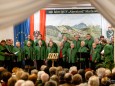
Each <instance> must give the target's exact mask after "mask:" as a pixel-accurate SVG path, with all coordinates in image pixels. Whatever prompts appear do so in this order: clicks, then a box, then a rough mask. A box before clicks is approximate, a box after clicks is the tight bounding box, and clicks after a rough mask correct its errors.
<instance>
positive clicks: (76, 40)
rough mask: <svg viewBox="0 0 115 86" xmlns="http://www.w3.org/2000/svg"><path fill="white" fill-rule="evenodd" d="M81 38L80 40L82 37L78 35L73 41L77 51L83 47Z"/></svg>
mask: <svg viewBox="0 0 115 86" xmlns="http://www.w3.org/2000/svg"><path fill="white" fill-rule="evenodd" d="M79 38H80V36H79V35H78V34H77V35H75V40H73V43H74V46H75V49H76V50H77V51H78V49H79V48H80V45H81V40H80V39H79Z"/></svg>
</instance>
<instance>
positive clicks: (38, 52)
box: [35, 40, 46, 70]
mask: <svg viewBox="0 0 115 86" xmlns="http://www.w3.org/2000/svg"><path fill="white" fill-rule="evenodd" d="M45 49H46V48H45V47H44V46H42V41H41V40H39V41H38V45H37V46H35V60H36V63H37V69H38V70H40V67H41V66H42V65H43V64H44V61H45V59H46V50H45Z"/></svg>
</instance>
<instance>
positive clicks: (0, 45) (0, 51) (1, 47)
mask: <svg viewBox="0 0 115 86" xmlns="http://www.w3.org/2000/svg"><path fill="white" fill-rule="evenodd" d="M5 44H6V42H5V40H2V41H1V42H0V67H4V60H5V56H6V55H7V54H8V53H7V52H6V48H5Z"/></svg>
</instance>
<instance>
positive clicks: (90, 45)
mask: <svg viewBox="0 0 115 86" xmlns="http://www.w3.org/2000/svg"><path fill="white" fill-rule="evenodd" d="M93 42H94V40H93V39H92V38H91V39H89V40H87V39H86V40H85V46H86V47H87V48H88V49H89V51H90V50H91V49H92V44H93Z"/></svg>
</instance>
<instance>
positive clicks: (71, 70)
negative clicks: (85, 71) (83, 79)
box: [69, 66, 77, 75]
mask: <svg viewBox="0 0 115 86" xmlns="http://www.w3.org/2000/svg"><path fill="white" fill-rule="evenodd" d="M69 72H70V73H71V74H72V75H74V74H76V73H77V67H76V66H72V67H70V69H69Z"/></svg>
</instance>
